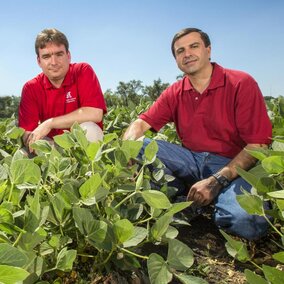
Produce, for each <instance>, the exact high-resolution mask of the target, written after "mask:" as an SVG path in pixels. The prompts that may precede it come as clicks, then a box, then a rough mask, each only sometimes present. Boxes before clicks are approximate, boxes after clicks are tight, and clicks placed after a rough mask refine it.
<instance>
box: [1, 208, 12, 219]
mask: <svg viewBox="0 0 284 284" xmlns="http://www.w3.org/2000/svg"><path fill="white" fill-rule="evenodd" d="M0 223H14V218H13V215H12V213H11V212H10V211H9V210H7V209H5V208H0Z"/></svg>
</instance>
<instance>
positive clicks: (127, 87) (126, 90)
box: [115, 80, 144, 105]
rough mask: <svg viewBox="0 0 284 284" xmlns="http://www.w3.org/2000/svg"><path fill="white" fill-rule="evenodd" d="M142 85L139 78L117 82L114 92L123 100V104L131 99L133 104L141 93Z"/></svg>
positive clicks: (137, 100) (137, 101)
mask: <svg viewBox="0 0 284 284" xmlns="http://www.w3.org/2000/svg"><path fill="white" fill-rule="evenodd" d="M143 89H144V87H143V85H142V81H140V80H131V81H129V82H128V83H124V82H121V81H120V82H119V83H118V86H117V88H116V92H115V94H116V95H117V96H118V97H120V98H121V99H122V100H123V103H124V104H125V105H128V104H129V101H132V102H133V103H134V104H137V103H139V101H140V98H141V95H143Z"/></svg>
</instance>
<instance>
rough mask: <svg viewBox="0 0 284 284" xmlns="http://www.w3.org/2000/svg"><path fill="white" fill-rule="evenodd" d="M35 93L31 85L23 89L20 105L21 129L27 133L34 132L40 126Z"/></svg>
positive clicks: (26, 85)
mask: <svg viewBox="0 0 284 284" xmlns="http://www.w3.org/2000/svg"><path fill="white" fill-rule="evenodd" d="M34 95H35V92H34V90H33V88H32V87H31V86H30V84H29V83H26V84H25V85H24V87H23V89H22V95H21V101H20V105H19V111H18V113H19V121H18V122H19V127H22V128H24V129H25V130H26V131H33V130H34V129H35V128H36V127H37V126H38V124H39V120H40V119H39V106H38V104H37V100H36V98H35V97H34Z"/></svg>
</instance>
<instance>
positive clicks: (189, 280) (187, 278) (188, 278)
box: [174, 273, 208, 284]
mask: <svg viewBox="0 0 284 284" xmlns="http://www.w3.org/2000/svg"><path fill="white" fill-rule="evenodd" d="M174 275H175V277H176V278H178V279H179V280H180V282H181V283H183V284H208V282H207V281H206V280H204V279H201V278H199V277H196V276H192V275H185V274H182V273H179V274H177V273H175V274H174Z"/></svg>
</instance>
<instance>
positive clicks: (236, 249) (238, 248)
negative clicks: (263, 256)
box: [220, 230, 251, 262]
mask: <svg viewBox="0 0 284 284" xmlns="http://www.w3.org/2000/svg"><path fill="white" fill-rule="evenodd" d="M220 232H221V234H222V235H223V236H224V238H225V239H226V240H227V243H226V249H227V251H228V253H229V254H230V255H231V256H232V257H234V258H236V259H237V260H239V261H240V262H247V261H249V260H251V257H250V256H249V253H248V250H247V248H246V245H245V244H244V243H243V242H241V241H237V240H234V239H233V238H232V237H230V236H229V235H228V234H227V233H225V232H224V231H222V230H220Z"/></svg>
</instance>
